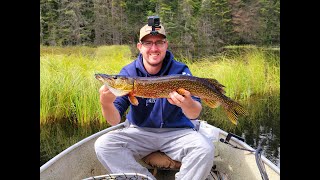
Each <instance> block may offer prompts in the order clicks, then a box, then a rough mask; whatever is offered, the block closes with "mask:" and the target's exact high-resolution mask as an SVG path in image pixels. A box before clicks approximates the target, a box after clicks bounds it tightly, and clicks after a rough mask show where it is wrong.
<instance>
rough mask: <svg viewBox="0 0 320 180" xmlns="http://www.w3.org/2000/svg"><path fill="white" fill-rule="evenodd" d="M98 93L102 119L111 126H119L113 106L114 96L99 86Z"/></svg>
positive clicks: (117, 115)
mask: <svg viewBox="0 0 320 180" xmlns="http://www.w3.org/2000/svg"><path fill="white" fill-rule="evenodd" d="M99 93H100V103H101V110H102V114H103V117H104V118H105V119H106V120H107V122H108V123H109V124H110V125H112V126H113V125H116V124H119V122H120V120H121V118H120V114H119V112H118V110H117V109H116V107H115V106H114V105H113V102H114V100H115V99H116V96H115V95H114V94H113V93H112V92H111V91H110V90H109V89H108V87H107V86H105V85H103V86H101V88H100V89H99Z"/></svg>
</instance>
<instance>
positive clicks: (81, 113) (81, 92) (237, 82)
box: [40, 45, 280, 125]
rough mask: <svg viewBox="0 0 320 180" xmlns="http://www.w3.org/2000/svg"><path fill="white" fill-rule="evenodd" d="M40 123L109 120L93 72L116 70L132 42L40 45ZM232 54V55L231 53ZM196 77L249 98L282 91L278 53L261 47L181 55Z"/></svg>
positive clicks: (234, 95)
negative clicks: (192, 57) (201, 56)
mask: <svg viewBox="0 0 320 180" xmlns="http://www.w3.org/2000/svg"><path fill="white" fill-rule="evenodd" d="M40 49H41V51H40V54H41V56H40V124H45V123H50V122H53V121H58V120H62V119H69V120H70V121H73V122H75V123H77V124H79V125H86V124H90V123H91V122H96V121H97V122H99V123H101V124H103V123H105V120H104V118H103V117H102V113H101V109H100V104H99V100H98V97H99V94H98V89H99V88H100V86H101V84H100V82H99V81H97V80H96V79H95V78H94V74H95V73H108V74H117V73H118V72H119V71H120V69H121V68H122V67H123V66H124V65H126V64H128V63H130V62H131V61H132V59H133V58H132V54H131V52H130V47H129V46H117V45H114V46H101V47H95V48H94V47H72V48H59V47H40ZM230 54H231V55H230ZM183 61H184V62H185V63H187V65H188V66H189V68H190V69H191V71H192V73H193V75H195V76H198V77H206V78H214V79H217V80H218V81H219V82H220V83H222V84H223V85H224V86H226V88H225V90H226V92H227V93H226V95H227V96H229V97H231V98H235V99H239V100H246V99H248V98H250V97H252V96H254V95H255V94H270V93H274V92H276V93H279V89H280V83H279V81H280V65H279V61H280V60H279V56H277V55H274V54H272V53H269V51H264V50H263V49H260V48H248V49H247V50H245V51H241V50H239V51H238V50H235V51H234V53H228V54H220V55H217V56H214V57H208V58H204V59H198V60H196V61H195V60H192V61H191V60H188V59H183Z"/></svg>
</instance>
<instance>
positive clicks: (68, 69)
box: [40, 46, 131, 125]
mask: <svg viewBox="0 0 320 180" xmlns="http://www.w3.org/2000/svg"><path fill="white" fill-rule="evenodd" d="M49 52H50V51H49ZM103 52H106V53H103ZM130 55H131V54H130V50H129V47H126V46H108V47H98V48H96V49H95V55H94V56H84V55H82V54H57V53H47V54H45V53H44V54H42V55H41V57H40V124H43V123H47V122H48V121H57V120H60V119H70V120H72V121H74V120H75V121H77V123H78V124H80V125H85V124H88V123H90V122H92V121H99V122H100V123H104V122H105V120H104V118H103V117H102V114H101V109H100V104H99V99H98V97H99V93H98V90H99V88H100V86H101V84H100V82H99V81H97V80H96V79H95V78H94V74H95V73H98V72H99V73H109V74H116V73H118V72H119V70H120V69H121V67H122V66H124V65H126V64H128V63H129V62H130V61H131V60H130Z"/></svg>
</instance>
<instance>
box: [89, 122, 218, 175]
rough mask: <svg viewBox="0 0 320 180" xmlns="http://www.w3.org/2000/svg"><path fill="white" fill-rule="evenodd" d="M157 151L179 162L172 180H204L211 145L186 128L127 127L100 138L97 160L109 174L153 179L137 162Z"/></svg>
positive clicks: (209, 163)
mask: <svg viewBox="0 0 320 180" xmlns="http://www.w3.org/2000/svg"><path fill="white" fill-rule="evenodd" d="M157 150H160V151H162V152H164V153H166V154H167V155H168V156H169V157H170V158H171V159H173V160H176V161H180V162H181V163H182V165H181V168H180V171H179V172H178V173H177V174H176V175H175V179H183V180H204V179H206V178H207V176H208V175H209V173H210V170H211V167H212V165H213V158H214V146H213V143H212V142H211V141H210V140H209V139H208V138H206V137H204V136H203V135H202V134H200V133H199V132H198V131H195V130H193V129H186V128H161V129H158V128H140V127H135V126H132V125H130V126H128V127H126V128H123V129H118V130H115V131H111V132H109V133H106V134H104V135H102V136H100V137H99V138H98V139H97V140H96V142H95V151H96V154H97V158H98V159H99V161H100V162H101V163H102V164H103V166H104V167H105V168H106V169H107V171H108V172H110V173H130V172H131V173H132V172H134V173H141V174H145V175H148V176H150V177H152V178H154V179H155V177H154V176H153V175H152V174H151V173H150V172H149V171H148V169H147V168H145V167H143V166H142V165H140V164H139V163H138V162H137V161H136V159H141V158H143V157H144V156H146V155H148V154H150V153H151V152H154V151H157Z"/></svg>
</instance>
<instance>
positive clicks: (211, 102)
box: [203, 99, 221, 108]
mask: <svg viewBox="0 0 320 180" xmlns="http://www.w3.org/2000/svg"><path fill="white" fill-rule="evenodd" d="M203 101H204V102H205V103H206V104H207V105H208V106H209V107H211V108H217V107H219V106H220V105H221V103H220V102H219V101H216V100H213V99H203Z"/></svg>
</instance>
